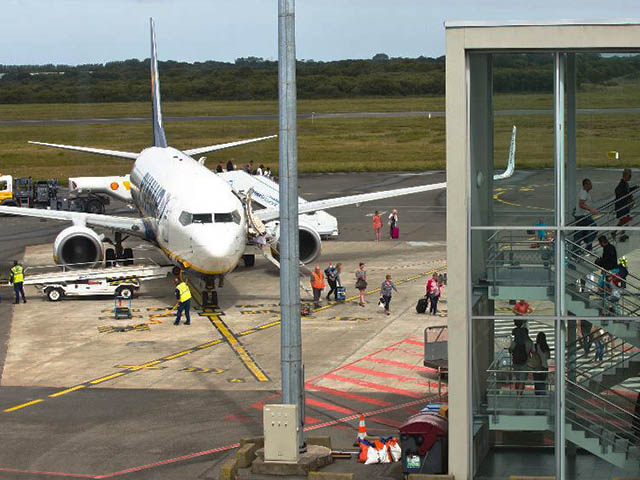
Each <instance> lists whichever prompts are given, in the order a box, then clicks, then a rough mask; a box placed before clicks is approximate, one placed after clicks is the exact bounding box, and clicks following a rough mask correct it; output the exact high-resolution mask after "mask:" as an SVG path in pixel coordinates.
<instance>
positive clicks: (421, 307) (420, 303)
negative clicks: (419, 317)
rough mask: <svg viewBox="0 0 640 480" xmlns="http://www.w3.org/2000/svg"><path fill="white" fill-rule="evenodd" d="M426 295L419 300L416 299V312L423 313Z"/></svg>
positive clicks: (426, 300) (425, 306)
mask: <svg viewBox="0 0 640 480" xmlns="http://www.w3.org/2000/svg"><path fill="white" fill-rule="evenodd" d="M427 302H428V299H427V296H426V295H425V296H424V297H422V298H421V299H420V300H418V304H417V305H416V312H418V313H425V312H426V311H427Z"/></svg>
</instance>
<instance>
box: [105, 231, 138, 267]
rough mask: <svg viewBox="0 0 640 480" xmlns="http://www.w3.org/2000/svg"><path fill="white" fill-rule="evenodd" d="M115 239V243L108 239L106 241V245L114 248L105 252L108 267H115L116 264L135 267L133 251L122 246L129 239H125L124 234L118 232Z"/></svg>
mask: <svg viewBox="0 0 640 480" xmlns="http://www.w3.org/2000/svg"><path fill="white" fill-rule="evenodd" d="M114 238H115V240H114V241H111V240H109V239H108V238H105V240H104V241H105V243H108V244H110V245H113V248H107V249H106V251H105V252H104V258H105V261H106V265H107V267H115V266H116V264H119V265H133V249H131V248H123V246H122V243H123V242H124V241H125V240H126V239H127V238H129V237H128V236H127V237H123V236H122V233H120V232H116V233H115V237H114Z"/></svg>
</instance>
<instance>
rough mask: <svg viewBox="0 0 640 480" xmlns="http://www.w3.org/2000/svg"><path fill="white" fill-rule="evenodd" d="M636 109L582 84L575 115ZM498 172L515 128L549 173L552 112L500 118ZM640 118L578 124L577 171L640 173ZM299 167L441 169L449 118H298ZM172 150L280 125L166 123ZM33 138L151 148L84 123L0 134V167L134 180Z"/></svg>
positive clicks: (637, 96) (41, 108)
mask: <svg viewBox="0 0 640 480" xmlns="http://www.w3.org/2000/svg"><path fill="white" fill-rule="evenodd" d="M494 105H495V109H496V110H508V109H550V108H551V106H552V97H551V95H550V94H547V95H544V94H535V95H533V94H532V95H496V97H495V99H494ZM630 106H631V107H633V106H635V107H637V106H640V88H638V85H636V84H635V83H629V84H623V85H622V86H615V87H589V86H586V87H585V89H584V91H583V92H580V94H579V96H578V107H579V108H617V107H630ZM163 109H164V114H165V115H176V116H180V115H232V114H269V113H271V114H272V113H275V112H276V111H277V105H276V103H275V102H269V101H256V102H184V103H178V102H173V103H171V102H170V103H166V104H165V105H163ZM298 110H299V112H300V113H309V112H317V113H321V112H358V111H360V112H363V111H364V112H373V111H376V112H383V111H417V110H420V111H424V110H436V111H442V110H444V98H443V97H416V98H354V99H339V100H313V101H305V100H303V101H300V102H299V107H298ZM149 114H150V112H149V105H148V104H145V103H115V104H60V105H58V104H55V105H53V104H51V105H0V119H1V120H10V119H51V118H95V117H104V118H110V117H111V118H113V117H121V116H136V117H138V116H139V117H148V116H149ZM494 124H495V137H494V150H495V163H496V169H500V168H503V167H504V165H505V164H506V159H507V152H508V146H509V135H510V132H511V125H514V124H515V125H517V126H518V139H517V155H516V161H517V166H518V168H542V167H550V166H552V158H553V128H552V127H553V125H552V116H551V115H550V114H549V115H519V116H512V117H509V116H502V115H501V116H496V117H495V119H494ZM639 127H640V115H638V114H630V113H624V114H598V115H595V114H594V115H586V114H583V115H580V116H579V118H578V159H579V160H578V163H579V165H580V166H585V167H587V166H590V167H593V166H612V167H613V166H615V167H622V166H639V165H640V163H639V162H638V160H639V159H640V139H639V138H638V134H637V133H638V131H639V130H640V128H639ZM298 129H299V138H298V145H299V166H300V171H301V172H332V171H385V170H386V171H389V170H394V171H397V170H429V169H444V168H445V120H444V118H435V117H434V118H431V119H428V118H425V117H400V118H358V119H340V118H333V119H315V120H313V121H312V120H300V121H299V122H298ZM166 130H167V137H168V139H169V143H170V144H171V145H172V146H175V147H177V148H193V147H197V146H203V145H210V144H213V143H220V142H225V141H232V140H237V139H240V138H249V137H254V136H263V135H271V134H274V133H277V121H276V120H228V121H200V122H169V123H167V124H166ZM27 140H41V141H50V142H54V143H69V144H75V145H89V146H95V147H103V148H112V149H118V150H125V151H134V152H137V151H140V150H141V149H143V148H145V147H147V146H148V145H149V144H150V141H151V132H150V126H149V124H147V123H132V124H126V123H122V124H118V123H115V124H103V125H96V124H86V125H74V124H69V125H52V126H40V125H20V126H5V127H2V128H0V170H1V171H3V172H5V173H10V174H12V175H15V176H32V177H34V178H51V177H58V178H60V179H61V180H64V179H66V178H67V177H69V176H81V175H108V174H124V173H128V172H129V171H130V168H131V163H130V162H129V161H127V160H119V159H115V158H109V157H96V156H93V155H84V154H79V153H74V152H68V151H62V150H52V149H47V148H44V147H38V146H34V145H29V144H27V143H26V142H27ZM610 150H618V151H619V152H620V154H621V160H619V161H616V162H615V163H612V162H611V161H610V160H608V158H607V156H606V153H607V152H608V151H610ZM229 158H233V159H234V161H235V163H236V164H238V165H242V164H244V163H246V162H248V161H249V160H254V162H256V163H265V164H268V165H270V166H271V167H272V169H274V168H275V167H277V161H278V154H277V141H276V140H268V141H265V142H261V143H258V144H254V145H248V146H246V147H239V148H236V149H230V150H226V151H221V152H216V153H211V154H209V158H208V165H209V166H210V167H214V166H215V164H216V162H217V161H222V162H226V161H227V160H228V159H229Z"/></svg>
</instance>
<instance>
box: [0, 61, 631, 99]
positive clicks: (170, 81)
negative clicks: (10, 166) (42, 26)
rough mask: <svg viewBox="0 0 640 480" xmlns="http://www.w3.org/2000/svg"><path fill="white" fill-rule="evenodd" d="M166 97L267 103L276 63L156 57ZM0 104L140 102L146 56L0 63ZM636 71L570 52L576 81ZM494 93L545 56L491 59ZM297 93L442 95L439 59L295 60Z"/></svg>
mask: <svg viewBox="0 0 640 480" xmlns="http://www.w3.org/2000/svg"><path fill="white" fill-rule="evenodd" d="M159 69H160V72H161V82H162V96H163V99H165V100H172V101H181V100H271V99H276V98H277V96H278V64H277V62H275V61H271V60H265V59H263V58H259V57H245V58H238V59H236V60H235V62H233V63H231V62H217V61H206V62H195V63H187V62H177V61H166V62H160V65H159ZM0 75H1V77H0V103H84V102H128V101H146V100H148V98H149V59H146V60H137V59H130V60H124V61H116V62H108V63H105V64H86V65H76V66H70V65H53V64H49V65H0ZM639 75H640V55H633V56H601V55H598V54H579V55H578V56H577V76H578V86H580V85H582V84H583V83H595V84H605V85H610V84H615V82H616V81H617V79H620V78H622V77H635V78H637V77H638V76H639ZM493 84H494V91H496V92H499V93H526V92H551V91H552V89H553V57H552V56H551V55H550V54H500V55H494V57H493ZM297 87H298V97H299V98H307V99H310V98H343V97H344V98H346V97H358V96H369V97H370V96H415V95H443V94H444V90H445V58H444V57H438V58H429V57H418V58H389V56H388V55H386V54H384V53H379V54H377V55H375V56H374V57H373V58H371V59H368V60H339V61H331V62H320V61H313V60H302V61H298V63H297Z"/></svg>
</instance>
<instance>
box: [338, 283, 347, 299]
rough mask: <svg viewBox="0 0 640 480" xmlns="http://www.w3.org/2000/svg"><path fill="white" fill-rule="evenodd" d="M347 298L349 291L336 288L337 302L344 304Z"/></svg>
mask: <svg viewBox="0 0 640 480" xmlns="http://www.w3.org/2000/svg"><path fill="white" fill-rule="evenodd" d="M345 298H347V290H346V289H345V288H344V287H342V286H340V287H337V288H336V300H338V301H339V302H344V300H345Z"/></svg>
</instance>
